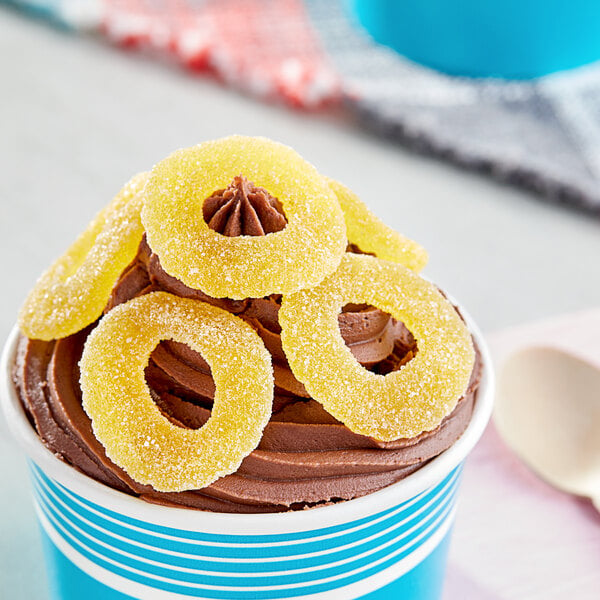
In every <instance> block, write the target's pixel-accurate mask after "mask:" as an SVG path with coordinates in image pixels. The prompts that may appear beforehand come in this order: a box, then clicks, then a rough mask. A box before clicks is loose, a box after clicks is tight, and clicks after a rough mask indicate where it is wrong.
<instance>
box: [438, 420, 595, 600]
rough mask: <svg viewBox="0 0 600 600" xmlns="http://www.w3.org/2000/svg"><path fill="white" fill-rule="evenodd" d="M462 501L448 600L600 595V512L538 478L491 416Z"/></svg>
mask: <svg viewBox="0 0 600 600" xmlns="http://www.w3.org/2000/svg"><path fill="white" fill-rule="evenodd" d="M459 503H460V504H459V509H458V516H457V522H456V526H455V529H454V538H453V541H452V547H451V550H450V562H449V566H448V575H447V580H446V587H445V594H444V600H588V599H589V600H592V599H594V600H597V599H598V598H600V514H599V513H598V512H596V510H595V509H594V507H593V506H592V504H591V502H590V501H589V500H587V499H582V498H575V497H573V496H570V495H568V494H564V493H562V492H559V491H557V490H555V489H554V488H552V487H551V486H549V485H548V484H546V483H545V482H543V481H542V480H541V479H539V478H538V477H537V476H536V475H535V474H534V473H533V472H531V471H530V470H529V469H528V468H527V467H526V466H525V465H524V464H523V463H522V462H521V461H520V460H519V459H518V458H517V457H516V456H515V455H514V454H513V453H512V452H511V451H510V450H509V449H508V448H507V447H506V445H505V444H504V442H503V441H502V440H501V439H500V437H499V435H498V433H497V431H496V429H495V427H494V425H493V423H492V424H491V425H490V426H489V427H488V429H487V430H486V432H485V434H484V436H483V438H482V440H481V441H480V443H479V444H478V446H477V447H476V449H475V450H474V452H473V454H472V455H471V456H470V457H469V459H468V461H467V465H466V467H465V471H464V475H463V484H462V489H461V495H460V500H459Z"/></svg>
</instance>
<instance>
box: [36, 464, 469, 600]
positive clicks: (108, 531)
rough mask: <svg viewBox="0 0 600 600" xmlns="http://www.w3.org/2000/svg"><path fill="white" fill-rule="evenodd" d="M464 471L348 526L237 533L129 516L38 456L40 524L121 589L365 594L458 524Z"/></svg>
mask: <svg viewBox="0 0 600 600" xmlns="http://www.w3.org/2000/svg"><path fill="white" fill-rule="evenodd" d="M460 471H461V466H459V467H457V468H455V469H454V470H453V471H452V472H451V473H450V474H449V475H447V476H446V477H445V478H444V479H443V480H442V481H441V482H440V483H439V484H438V485H436V486H434V487H432V488H429V489H427V490H425V491H424V492H422V493H420V494H418V495H417V496H415V497H413V498H412V499H410V500H408V501H405V502H402V503H400V504H398V505H397V506H394V507H392V508H388V509H386V510H384V511H381V512H378V513H376V514H373V515H370V516H368V517H364V518H361V519H357V520H352V521H349V522H347V523H343V524H341V525H335V526H330V527H322V528H318V529H313V530H310V531H297V532H289V533H280V534H265V535H231V534H226V533H223V534H214V533H201V532H198V531H186V530H183V529H174V528H170V527H163V526H158V525H156V524H152V523H147V522H145V521H140V520H137V519H132V518H130V517H126V516H123V515H121V514H118V513H116V512H113V511H111V510H109V509H107V508H104V507H102V506H100V505H98V504H95V503H93V502H90V501H89V500H86V499H85V498H83V497H81V496H79V495H77V494H75V493H74V492H72V491H71V490H69V489H68V488H66V487H65V486H63V485H62V484H60V483H58V482H56V481H54V480H53V479H51V478H50V477H48V476H47V475H46V474H44V473H43V472H42V471H41V470H40V469H39V467H37V466H36V465H35V464H33V463H31V473H32V481H33V487H34V492H35V499H36V510H37V512H38V516H39V519H40V522H41V524H42V526H43V528H44V530H45V532H46V533H47V534H48V536H49V537H50V539H51V540H52V541H53V542H54V544H55V545H56V546H57V547H58V548H59V549H60V550H61V551H62V552H63V554H65V555H66V556H67V557H68V558H69V559H70V560H71V561H72V562H73V563H75V564H76V566H78V567H79V568H80V569H82V570H83V571H84V572H86V573H87V574H88V575H90V576H92V577H94V578H96V579H98V580H100V581H102V582H103V583H104V584H106V585H109V587H112V588H113V589H115V590H118V591H120V592H123V593H126V594H130V595H131V596H133V597H135V598H146V597H152V598H160V599H164V600H171V599H173V600H174V599H176V598H180V599H182V598H190V599H191V598H196V599H197V598H205V599H227V600H242V599H244V600H245V599H247V598H253V599H256V600H273V599H279V598H295V599H297V600H299V599H306V600H308V599H309V598H310V599H315V600H316V599H325V598H341V597H344V598H360V597H361V596H362V595H364V594H366V593H369V592H371V591H373V590H376V589H378V588H381V587H383V586H384V585H386V584H388V583H390V582H391V581H394V580H397V579H399V578H401V577H402V575H403V574H405V573H407V572H408V571H410V570H411V569H412V568H413V567H415V566H416V565H417V564H419V563H420V562H421V561H422V560H424V558H425V557H426V556H427V555H429V553H431V552H432V551H433V550H434V549H435V547H436V546H437V545H438V544H439V542H440V541H441V540H442V538H443V537H444V536H445V535H446V533H447V532H448V530H449V528H450V525H451V522H452V517H453V509H454V501H455V495H456V490H457V487H458V482H459V477H460ZM342 594H343V595H342Z"/></svg>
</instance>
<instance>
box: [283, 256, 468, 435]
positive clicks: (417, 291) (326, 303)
mask: <svg viewBox="0 0 600 600" xmlns="http://www.w3.org/2000/svg"><path fill="white" fill-rule="evenodd" d="M347 303H358V304H362V303H366V304H371V305H373V306H376V307H377V308H379V309H381V310H383V311H386V312H388V313H389V314H391V315H392V317H394V318H395V319H398V320H400V321H402V322H403V323H404V324H405V325H406V326H407V327H408V329H409V330H410V331H411V332H412V334H413V336H414V337H415V339H416V341H417V347H418V352H417V355H416V356H415V357H414V358H413V359H412V360H410V361H409V362H408V363H406V364H405V365H404V366H403V367H402V368H401V369H400V370H398V371H394V372H392V373H389V374H387V375H385V376H383V375H378V374H375V373H372V372H370V371H368V370H367V369H365V368H364V367H362V366H361V365H360V364H359V363H358V362H357V361H356V359H355V358H354V357H353V356H352V353H351V352H350V350H349V349H348V347H347V346H346V345H345V343H344V340H343V338H342V336H341V334H340V330H339V326H338V320H337V317H338V314H339V312H340V311H341V309H342V307H343V306H344V305H345V304H347ZM279 322H280V324H281V328H282V330H281V341H282V344H283V349H284V351H285V354H286V356H287V359H288V361H289V364H290V367H291V369H292V371H293V373H294V375H295V376H296V377H297V378H298V380H299V381H301V382H302V383H303V384H304V386H305V387H306V390H307V391H308V392H309V393H310V395H311V396H312V397H313V398H314V399H315V400H317V401H319V402H320V403H321V404H322V405H323V407H324V408H325V409H326V410H327V411H328V412H329V413H330V414H331V415H333V416H334V417H335V418H337V419H338V420H340V421H342V423H344V424H345V425H346V426H347V427H348V428H349V429H351V430H352V431H354V432H355V433H360V434H363V435H368V436H371V437H374V438H376V439H379V440H384V441H390V440H396V439H400V438H410V437H414V436H416V435H418V434H420V433H422V432H423V431H429V430H431V429H434V428H435V427H437V426H438V425H439V424H440V422H441V421H442V419H443V418H444V417H445V416H447V415H448V414H449V413H450V412H451V411H452V410H453V408H454V407H455V406H456V403H457V402H458V400H459V398H460V397H461V396H462V395H463V394H464V392H465V390H466V388H467V385H468V382H469V378H470V376H471V371H472V369H473V364H474V360H475V352H474V349H473V342H472V339H471V336H470V334H469V332H468V330H467V328H466V326H465V324H464V323H463V321H462V319H461V318H460V316H459V315H458V313H457V312H456V310H455V309H454V307H453V306H452V304H451V303H450V302H449V301H448V300H446V299H445V298H444V297H443V296H442V294H441V293H440V292H439V291H438V290H437V288H436V287H435V286H434V285H433V284H431V283H429V282H428V281H425V280H424V279H422V278H421V277H419V276H418V275H416V274H415V273H414V272H413V271H411V270H410V269H408V268H406V267H404V266H403V265H400V264H398V263H391V262H387V261H382V260H380V259H377V258H375V257H372V256H366V255H357V254H346V255H345V256H344V258H343V259H342V262H341V264H340V267H339V269H338V270H337V271H336V272H335V273H334V274H333V275H331V276H330V277H328V278H327V279H325V281H323V282H322V283H321V284H320V285H318V286H316V287H314V288H311V289H306V290H301V291H300V292H297V293H295V294H293V295H291V296H284V297H283V301H282V305H281V310H280V311H279Z"/></svg>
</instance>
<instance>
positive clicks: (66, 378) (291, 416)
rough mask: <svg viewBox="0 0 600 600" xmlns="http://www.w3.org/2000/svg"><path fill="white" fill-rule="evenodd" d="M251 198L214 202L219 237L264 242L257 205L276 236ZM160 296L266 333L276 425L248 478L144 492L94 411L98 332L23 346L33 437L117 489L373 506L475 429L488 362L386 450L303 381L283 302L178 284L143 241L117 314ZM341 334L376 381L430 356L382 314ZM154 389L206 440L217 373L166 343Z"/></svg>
mask: <svg viewBox="0 0 600 600" xmlns="http://www.w3.org/2000/svg"><path fill="white" fill-rule="evenodd" d="M236 181H237V182H236ZM249 186H252V184H250V183H249V182H247V180H246V181H241V180H240V178H236V179H235V180H234V182H233V184H232V186H229V188H227V190H222V191H220V192H218V193H215V194H213V196H211V197H210V198H209V199H207V201H206V203H207V205H210V208H209V209H207V212H205V218H207V216H206V215H208V218H207V222H208V223H209V226H211V227H212V225H211V223H213V224H214V223H218V224H219V226H221V225H222V230H223V232H226V231H229V232H230V233H225V234H226V235H233V233H231V232H234V231H238V230H239V231H240V232H241V233H242V234H243V235H258V234H255V233H250V232H251V231H257V230H258V227H256V220H255V219H254V217H253V218H252V219H246V218H245V217H244V216H243V215H246V214H247V213H246V212H244V211H246V209H245V208H243V206H245V204H244V203H245V202H246V199H247V200H248V203H249V204H251V205H252V206H253V207H254V209H255V210H254V214H255V215H257V216H258V220H259V221H260V227H261V228H262V229H263V231H266V230H267V229H270V228H272V227H273V226H272V225H270V224H269V223H273V222H274V221H273V220H269V221H267V220H265V221H263V215H264V213H265V211H264V210H263V208H264V207H265V206H266V204H268V205H269V206H271V208H273V207H275V208H274V210H275V212H277V214H280V213H279V209H277V208H276V206H277V205H276V204H274V203H273V200H275V199H272V198H271V197H269V196H268V194H267V196H264V195H263V191H262V190H260V188H254V187H249ZM234 187H235V189H233V188H234ZM257 189H258V190H259V191H258V192H257V191H256V190H257ZM240 190H242V191H240ZM240 195H241V197H240ZM226 197H227V198H229V201H231V202H233V205H232V206H230V208H228V209H227V211H226V212H225V213H222V215H227V216H228V219H224V217H223V216H218V214H219V211H220V210H222V209H223V208H224V207H226V206H227V204H226V203H225V202H224V201H223V200H224V199H225V198H226ZM256 197H260V198H261V200H260V203H262V204H260V203H257V202H254V200H251V198H256ZM232 198H233V199H234V200H232ZM235 198H238V199H235ZM263 200H264V202H263ZM253 202H254V204H253ZM275 202H276V201H275ZM265 203H266V204H265ZM215 207H216V209H215ZM238 207H239V208H238ZM257 207H258V208H257ZM213 209H215V210H213ZM211 211H212V212H211ZM211 215H212V216H211ZM217 216H218V218H217ZM280 216H281V214H280ZM215 219H216V220H215ZM232 220H233V223H232V222H231V221H232ZM223 223H225V224H224V225H223ZM230 223H231V224H230ZM249 223H252V224H251V225H249ZM280 225H281V222H280ZM216 226H217V225H215V227H216ZM283 226H285V220H284V221H283ZM157 290H163V291H168V292H170V293H172V294H176V295H178V296H182V297H186V298H196V299H198V300H202V301H204V302H208V303H210V304H213V305H216V306H220V307H221V308H223V309H225V310H228V311H230V312H232V313H234V314H237V315H239V316H240V317H241V318H242V319H245V320H246V321H247V322H249V323H250V324H251V325H253V326H254V327H255V329H256V331H257V332H258V334H259V335H260V336H261V337H262V339H263V340H264V342H265V345H266V346H267V348H268V349H269V351H270V352H271V354H272V356H273V367H274V376H275V394H274V405H273V415H272V417H271V420H270V422H269V423H268V425H267V426H266V428H265V431H264V434H263V438H262V440H261V442H260V445H259V446H258V448H257V449H256V450H255V451H254V452H252V453H251V454H250V455H249V456H248V457H246V459H245V460H244V461H243V463H242V465H241V467H240V468H239V469H238V471H237V472H236V473H234V474H232V475H228V476H227V477H223V478H221V479H219V480H218V481H216V482H215V483H213V484H212V485H210V486H209V487H207V488H204V489H201V490H193V491H187V492H178V493H162V492H157V491H155V490H154V489H152V488H151V487H150V486H144V485H140V484H139V483H137V482H135V481H133V480H132V479H131V478H130V477H129V476H128V475H127V473H125V472H124V471H123V470H122V469H120V468H119V467H118V466H116V465H115V464H114V463H112V461H110V459H109V458H108V457H107V456H106V454H105V451H104V448H103V446H102V445H101V444H100V442H99V441H98V440H97V439H96V438H95V436H94V434H93V432H92V427H91V423H90V420H89V418H88V416H87V415H86V413H85V412H84V411H83V409H82V406H81V390H80V387H79V368H78V363H79V359H80V358H81V354H82V352H83V346H84V343H85V340H86V338H87V336H88V335H89V333H90V332H91V331H92V330H93V328H94V327H95V324H92V325H91V326H89V327H88V328H86V329H85V330H83V331H80V332H78V333H76V334H74V335H72V336H70V337H68V338H65V339H61V340H57V341H52V342H43V341H39V340H30V339H27V338H25V337H22V338H21V339H20V342H19V347H18V352H17V358H16V362H15V365H14V380H15V383H16V385H17V389H18V391H19V393H20V397H21V400H22V402H23V405H24V407H25V409H26V411H27V414H28V416H29V419H30V421H31V423H32V425H33V426H34V427H35V428H36V430H37V432H38V434H39V435H40V437H41V439H42V440H43V442H44V443H45V444H46V446H47V447H48V448H49V449H50V450H51V451H52V452H54V453H55V454H56V455H57V456H59V457H60V458H61V459H63V460H64V461H66V462H67V463H69V464H71V465H73V466H74V467H75V468H77V469H79V470H80V471H82V472H84V473H86V474H87V475H89V476H90V477H93V478H94V479H97V480H99V481H101V482H103V483H105V484H106V485H109V486H111V487H113V488H116V489H118V490H121V491H123V492H126V493H129V494H133V495H136V496H138V497H140V498H142V499H144V500H146V501H149V502H153V503H157V504H162V505H169V506H184V507H188V508H195V509H201V510H209V511H217V512H241V513H257V512H281V511H288V510H297V509H304V508H309V507H311V506H316V505H322V504H327V503H332V502H339V501H342V500H347V499H351V498H356V497H359V496H363V495H365V494H368V493H371V492H373V491H376V490H378V489H380V488H382V487H385V486H387V485H390V484H392V483H394V482H396V481H398V480H400V479H402V478H403V477H406V476H407V475H408V474H410V473H412V472H414V471H415V470H417V469H418V468H420V467H421V466H423V465H424V464H426V463H427V462H428V461H429V460H431V459H432V458H434V457H435V456H437V455H438V454H440V453H441V452H443V451H444V450H446V449H447V448H448V447H449V446H451V445H452V444H453V443H454V442H455V441H456V440H457V439H458V438H459V437H460V436H461V434H462V433H463V431H464V430H465V428H466V426H467V424H468V422H469V420H470V417H471V413H472V410H473V405H474V402H475V399H476V395H477V389H478V385H479V379H480V375H481V360H480V355H479V352H478V351H477V358H476V363H475V367H474V369H473V373H472V375H471V381H470V383H469V386H468V389H467V391H466V393H465V395H464V396H463V397H462V398H461V399H460V400H459V402H458V404H457V406H456V408H455V409H454V411H453V412H452V413H451V414H450V415H448V416H447V417H446V418H445V419H444V420H443V422H442V423H441V424H440V425H439V426H438V427H437V428H436V429H434V430H433V431H429V432H424V433H422V434H420V435H419V436H417V437H415V438H412V439H401V440H396V441H394V442H380V441H378V440H375V439H373V438H369V437H365V436H362V435H358V434H355V433H353V432H352V431H350V430H349V429H347V428H346V427H345V426H344V425H342V424H341V423H340V422H338V421H336V419H334V418H333V417H332V416H331V415H329V414H328V413H327V412H326V411H325V410H324V409H323V408H322V407H321V405H320V404H319V403H317V402H316V401H315V400H313V399H311V398H310V396H309V394H308V393H307V392H306V390H305V388H304V386H303V385H302V384H301V383H300V382H299V381H298V380H297V379H296V378H295V377H294V375H293V373H292V372H291V370H290V368H289V366H288V364H287V360H286V357H285V354H284V353H283V350H282V347H281V340H280V332H281V329H280V327H279V323H278V319H277V315H278V311H279V305H280V298H279V297H277V296H271V297H268V298H249V299H246V300H241V301H234V300H228V299H215V298H211V297H209V296H207V295H206V294H204V293H203V292H201V291H200V290H195V289H191V288H188V287H186V286H185V285H184V284H183V283H181V282H180V281H178V280H177V279H175V278H173V277H172V276H170V275H169V274H168V273H166V272H165V271H164V270H163V269H162V267H161V264H160V260H159V258H158V256H156V255H155V254H153V253H152V250H151V249H150V248H149V246H148V245H147V243H146V241H145V240H143V241H142V242H141V244H140V247H139V250H138V254H137V256H136V258H135V259H134V260H133V262H132V263H131V264H130V265H129V266H128V267H127V268H126V269H125V271H124V272H123V273H122V275H121V277H120V279H119V281H118V282H117V284H116V285H115V287H114V289H113V292H112V295H111V298H110V301H109V303H108V305H107V307H106V309H105V312H108V311H109V310H111V309H112V308H113V307H114V306H116V305H118V304H120V303H122V302H126V301H127V300H129V299H131V298H134V297H136V296H139V295H142V294H146V293H148V292H151V291H157ZM339 325H340V332H341V334H342V336H343V338H344V340H345V341H346V344H347V345H348V347H349V349H350V350H351V352H352V353H353V354H354V356H355V357H356V359H357V360H358V361H359V362H360V363H361V364H363V365H364V366H365V367H366V368H368V369H371V370H372V371H374V372H376V373H380V374H385V373H389V372H390V371H393V370H395V369H398V368H400V367H401V366H402V365H403V364H404V363H405V362H407V361H409V360H410V359H411V358H412V356H414V354H415V353H416V352H417V351H418V349H417V347H416V344H415V340H414V338H413V337H412V335H411V334H410V332H409V331H408V330H407V329H406V327H405V326H404V325H403V324H402V323H400V322H397V321H395V320H394V319H392V318H391V317H390V316H389V315H387V314H385V313H383V312H382V311H380V310H378V309H376V308H373V307H370V306H364V305H348V306H346V307H344V309H343V311H342V313H341V314H340V315H339ZM146 380H147V382H148V386H149V388H150V391H151V394H152V397H153V398H154V400H155V402H156V404H157V405H158V407H159V409H160V410H161V412H162V413H163V414H164V415H165V417H166V418H168V419H170V420H171V421H172V422H173V423H175V424H176V425H178V426H181V427H187V428H198V427H201V426H202V425H203V424H204V423H205V422H206V420H207V419H208V418H209V416H210V410H211V407H212V402H213V398H214V392H215V385H214V382H213V380H212V376H211V372H210V367H209V365H208V364H207V363H206V361H205V360H204V359H203V358H202V356H200V355H199V354H197V353H196V352H194V351H192V350H191V349H190V348H189V347H187V346H185V345H183V344H179V343H176V342H172V341H164V342H161V343H160V344H159V345H158V346H157V348H156V349H155V350H154V352H153V353H152V355H151V357H150V362H149V364H148V367H147V368H146Z"/></svg>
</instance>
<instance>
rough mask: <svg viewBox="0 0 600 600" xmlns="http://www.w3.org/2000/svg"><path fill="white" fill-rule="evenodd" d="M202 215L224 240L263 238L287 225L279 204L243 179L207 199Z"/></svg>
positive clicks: (234, 181) (262, 189)
mask: <svg viewBox="0 0 600 600" xmlns="http://www.w3.org/2000/svg"><path fill="white" fill-rule="evenodd" d="M202 212H203V215H204V220H205V221H206V223H207V224H208V226H209V227H210V228H211V229H213V230H214V231H216V232H218V233H221V234H223V235H226V236H228V237H235V236H238V235H266V234H267V233H274V232H275V231H281V230H282V229H284V228H285V226H286V224H287V220H286V218H285V215H284V214H283V208H282V207H281V203H280V202H279V200H278V199H277V198H275V197H273V196H271V194H269V192H267V190H265V189H264V188H261V187H257V186H255V185H254V184H253V183H252V182H251V181H249V180H248V179H247V178H246V177H244V176H243V175H238V176H236V177H234V178H233V181H232V182H231V183H230V184H229V185H228V186H227V187H226V188H225V189H223V190H217V191H216V192H214V193H213V194H212V195H211V196H209V197H208V198H207V199H206V200H205V201H204V204H203V206H202Z"/></svg>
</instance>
